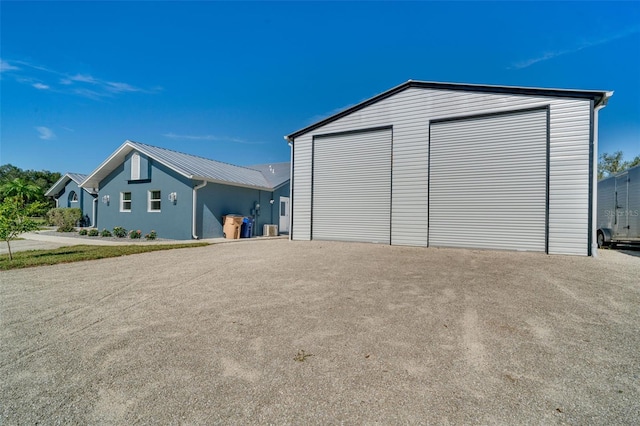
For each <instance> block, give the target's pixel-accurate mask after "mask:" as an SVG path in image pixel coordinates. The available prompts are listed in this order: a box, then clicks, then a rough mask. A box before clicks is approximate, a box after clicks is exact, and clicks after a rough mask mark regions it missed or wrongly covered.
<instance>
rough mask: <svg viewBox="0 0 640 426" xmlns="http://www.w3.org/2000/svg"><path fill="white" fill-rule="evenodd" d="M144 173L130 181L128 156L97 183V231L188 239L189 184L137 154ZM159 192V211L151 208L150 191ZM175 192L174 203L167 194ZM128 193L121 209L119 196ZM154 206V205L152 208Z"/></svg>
mask: <svg viewBox="0 0 640 426" xmlns="http://www.w3.org/2000/svg"><path fill="white" fill-rule="evenodd" d="M140 157H141V160H142V161H141V165H143V168H141V170H142V169H143V170H144V172H143V173H141V174H140V178H139V179H131V172H130V170H131V154H129V155H128V156H127V157H126V160H125V161H124V162H123V163H122V164H121V165H120V166H119V167H117V168H116V169H115V170H114V171H112V172H111V173H110V174H109V175H108V176H107V177H106V178H105V179H104V180H103V181H102V182H101V183H100V190H99V195H100V196H99V204H100V217H99V219H98V228H99V229H108V230H113V228H114V227H116V226H120V227H123V228H125V229H127V230H140V231H141V232H142V235H145V234H148V233H149V232H151V231H152V230H153V231H156V233H157V234H158V237H161V238H169V239H175V240H188V239H191V205H192V203H191V197H192V191H191V181H190V179H187V178H185V177H183V176H180V175H178V174H177V173H176V172H174V171H172V170H171V169H169V168H167V167H166V166H164V165H162V164H160V163H158V162H155V161H153V160H152V159H149V158H148V157H146V156H144V155H140ZM153 191H160V194H159V195H160V197H159V204H160V206H159V210H158V209H157V208H155V209H151V208H150V205H149V203H150V202H149V198H150V196H151V192H153ZM173 192H175V193H176V201H175V202H173V201H169V199H168V195H169V194H170V193H173ZM127 193H128V194H130V197H126V198H129V200H127V201H128V202H129V203H128V205H126V206H123V201H125V200H123V197H125V194H127ZM155 207H157V206H155Z"/></svg>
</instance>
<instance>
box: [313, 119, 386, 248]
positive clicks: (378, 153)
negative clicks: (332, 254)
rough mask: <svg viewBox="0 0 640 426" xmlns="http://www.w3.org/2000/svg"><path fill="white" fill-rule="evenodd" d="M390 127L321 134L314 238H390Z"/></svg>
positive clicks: (316, 161) (316, 157) (315, 172)
mask: <svg viewBox="0 0 640 426" xmlns="http://www.w3.org/2000/svg"><path fill="white" fill-rule="evenodd" d="M391 139H392V136H391V129H389V128H385V129H376V130H366V131H361V132H357V133H348V134H338V135H325V136H316V137H315V138H314V141H313V213H312V220H313V222H312V238H313V239H324V240H337V241H363V242H374V243H386V244H390V242H391V241H390V238H391V231H390V228H391V226H390V225H391V224H390V214H391V145H392V143H391V142H392V141H391Z"/></svg>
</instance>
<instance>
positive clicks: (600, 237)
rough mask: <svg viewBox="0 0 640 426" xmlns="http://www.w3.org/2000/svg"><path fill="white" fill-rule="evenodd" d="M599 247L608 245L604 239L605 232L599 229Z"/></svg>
mask: <svg viewBox="0 0 640 426" xmlns="http://www.w3.org/2000/svg"><path fill="white" fill-rule="evenodd" d="M597 239H598V248H603V247H605V246H606V245H607V243H606V242H605V241H604V232H602V231H598V238H597Z"/></svg>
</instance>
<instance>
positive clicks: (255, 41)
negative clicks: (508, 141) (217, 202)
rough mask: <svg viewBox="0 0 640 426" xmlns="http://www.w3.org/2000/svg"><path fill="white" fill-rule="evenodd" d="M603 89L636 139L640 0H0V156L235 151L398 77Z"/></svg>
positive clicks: (261, 147)
mask: <svg viewBox="0 0 640 426" xmlns="http://www.w3.org/2000/svg"><path fill="white" fill-rule="evenodd" d="M409 79H412V80H423V81H439V82H455V83H473V84H492V85H510V86H526V87H546V88H564V89H585V90H609V91H614V92H615V93H614V95H613V97H612V98H611V99H610V101H609V104H608V105H607V107H606V108H604V109H603V110H601V111H600V115H599V118H600V122H599V123H600V124H599V126H600V128H599V141H600V142H599V145H600V146H599V152H600V153H603V152H609V153H612V152H614V151H618V150H621V151H623V152H624V158H625V159H627V160H629V159H631V158H633V157H635V156H636V155H640V2H613V1H609V2H566V3H563V2H189V3H186V2H117V1H112V2H104V3H100V2H10V1H0V164H7V163H11V164H13V165H15V166H17V167H20V168H22V169H35V170H50V171H57V172H61V173H66V172H75V173H86V174H88V173H91V172H92V171H93V170H95V169H96V168H97V167H98V166H99V165H100V164H101V163H102V162H103V161H104V160H105V159H107V158H108V157H109V156H110V155H111V154H112V153H113V152H114V151H115V150H116V149H117V148H118V147H119V146H120V145H122V144H123V143H124V141H125V140H127V139H129V140H133V141H136V142H142V143H146V144H150V145H155V146H159V147H163V148H168V149H173V150H176V151H181V152H185V153H189V154H194V155H199V156H202V157H206V158H210V159H215V160H219V161H224V162H229V163H233V164H238V165H251V164H259V163H273V162H280V161H289V158H290V151H289V149H290V148H289V146H288V145H287V143H286V141H285V140H284V138H283V137H284V135H287V134H290V133H293V132H294V131H296V130H299V129H301V128H304V127H306V126H308V125H310V124H312V123H314V122H316V121H318V120H320V119H322V118H325V117H327V116H330V115H332V114H334V113H337V112H339V111H341V110H343V109H345V108H348V107H349V106H352V105H355V104H357V103H359V102H361V101H364V100H366V99H368V98H370V97H372V96H375V95H377V94H379V93H381V92H384V91H386V90H388V89H390V88H392V87H394V86H397V85H399V84H402V83H404V82H406V81H407V80H409Z"/></svg>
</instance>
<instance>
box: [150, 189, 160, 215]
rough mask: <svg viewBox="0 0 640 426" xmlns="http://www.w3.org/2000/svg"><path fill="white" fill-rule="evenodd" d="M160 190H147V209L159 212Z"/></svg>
mask: <svg viewBox="0 0 640 426" xmlns="http://www.w3.org/2000/svg"><path fill="white" fill-rule="evenodd" d="M160 197H161V194H160V191H149V211H150V212H159V211H160Z"/></svg>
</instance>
